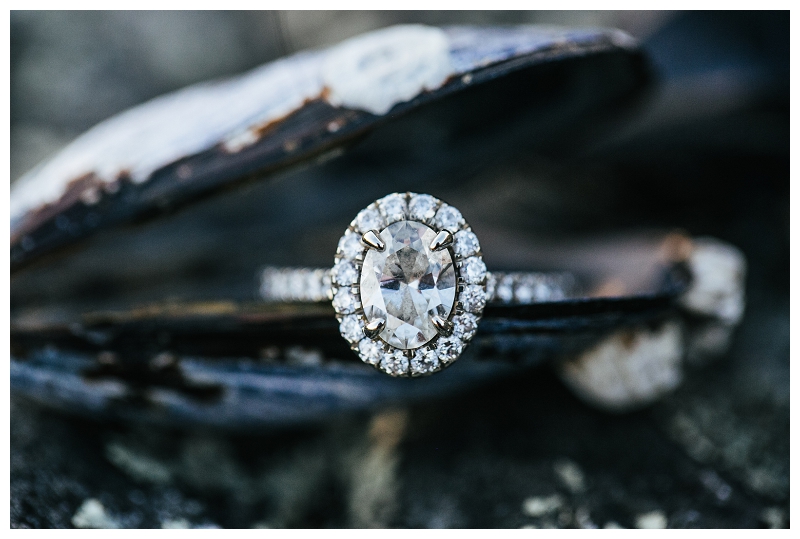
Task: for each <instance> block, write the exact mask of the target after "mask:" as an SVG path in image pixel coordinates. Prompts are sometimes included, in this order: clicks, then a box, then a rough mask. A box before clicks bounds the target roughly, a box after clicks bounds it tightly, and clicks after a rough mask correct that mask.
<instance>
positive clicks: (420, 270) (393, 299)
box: [359, 221, 456, 349]
mask: <svg viewBox="0 0 800 539" xmlns="http://www.w3.org/2000/svg"><path fill="white" fill-rule="evenodd" d="M380 237H381V239H382V240H383V242H384V243H385V244H386V248H385V249H384V250H383V251H378V250H375V249H369V250H368V251H367V256H365V257H364V265H363V266H362V269H361V278H360V282H359V286H360V290H361V304H362V305H363V306H364V315H365V316H366V317H367V320H368V321H372V320H374V319H376V318H383V319H384V320H386V325H385V326H384V328H383V331H381V333H380V337H381V339H383V340H384V341H386V342H387V343H389V344H390V345H392V346H394V347H395V348H402V349H410V348H419V347H420V346H422V345H424V344H425V343H427V342H428V341H430V340H431V339H433V338H434V337H435V336H436V334H437V331H436V326H434V325H433V322H432V321H431V317H432V316H435V315H438V316H440V317H441V318H443V319H445V320H447V318H448V317H449V316H450V311H452V310H453V305H454V304H455V298H456V273H455V269H454V268H453V257H452V256H451V255H450V250H449V249H442V250H440V251H431V249H430V244H431V242H432V241H433V239H434V238H435V237H436V232H434V230H433V229H432V228H430V227H428V226H425V225H424V224H422V223H417V222H415V221H398V222H396V223H393V224H391V225H389V226H387V227H386V228H384V229H383V230H382V231H381V232H380Z"/></svg>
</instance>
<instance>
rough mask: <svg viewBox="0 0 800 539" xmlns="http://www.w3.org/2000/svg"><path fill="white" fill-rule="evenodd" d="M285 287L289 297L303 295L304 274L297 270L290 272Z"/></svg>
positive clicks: (304, 288) (296, 297) (304, 285)
mask: <svg viewBox="0 0 800 539" xmlns="http://www.w3.org/2000/svg"><path fill="white" fill-rule="evenodd" d="M286 288H287V290H288V292H289V297H291V298H294V299H298V298H301V297H303V294H304V292H305V290H306V276H305V274H304V273H302V272H299V271H294V272H291V273H290V274H289V275H288V277H287V279H286Z"/></svg>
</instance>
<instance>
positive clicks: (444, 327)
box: [431, 314, 453, 337]
mask: <svg viewBox="0 0 800 539" xmlns="http://www.w3.org/2000/svg"><path fill="white" fill-rule="evenodd" d="M431 322H433V325H434V326H436V331H438V332H439V334H440V335H444V336H445V337H447V336H449V335H452V334H453V323H452V322H451V321H450V320H445V319H444V318H442V317H441V316H439V315H438V314H435V315H433V316H431Z"/></svg>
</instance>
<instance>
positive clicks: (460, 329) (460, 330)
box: [453, 313, 478, 341]
mask: <svg viewBox="0 0 800 539" xmlns="http://www.w3.org/2000/svg"><path fill="white" fill-rule="evenodd" d="M477 329H478V317H477V316H475V315H474V314H470V313H464V314H459V315H458V316H454V317H453V335H454V336H456V337H458V338H459V339H461V340H462V341H469V340H471V339H472V337H474V336H475V331H477Z"/></svg>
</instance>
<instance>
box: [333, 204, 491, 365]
mask: <svg viewBox="0 0 800 539" xmlns="http://www.w3.org/2000/svg"><path fill="white" fill-rule="evenodd" d="M402 220H411V221H417V222H421V223H424V224H426V225H427V226H429V227H431V228H433V229H434V231H436V232H437V233H438V232H440V231H442V230H447V231H449V232H450V233H452V234H453V243H452V245H451V246H450V247H447V248H448V249H450V250H451V255H452V256H453V262H454V266H455V269H456V275H457V279H458V288H457V293H456V298H455V304H454V306H453V308H452V310H451V313H450V317H449V319H450V320H449V321H450V322H451V323H452V324H453V327H452V332H450V333H449V334H447V335H446V336H445V335H437V336H435V337H434V338H433V339H432V340H430V341H429V342H427V343H425V344H424V345H422V346H421V347H419V348H416V349H410V350H400V349H398V348H395V347H393V346H391V345H389V344H387V343H386V342H384V341H383V340H382V339H381V338H375V340H373V339H370V338H368V337H366V335H365V334H364V326H365V324H366V318H365V316H364V312H363V310H362V307H361V305H362V303H361V292H360V290H359V287H358V286H357V285H358V283H359V282H360V274H361V266H362V264H363V260H364V257H365V255H366V252H367V247H366V246H365V245H364V244H363V243H362V242H361V236H362V235H363V234H364V233H365V232H367V231H369V230H374V231H376V232H380V231H381V230H382V229H384V228H385V227H387V226H389V225H391V224H393V223H395V222H398V221H402ZM330 276H331V296H330V297H332V299H333V307H334V309H335V310H336V314H337V318H338V319H339V323H340V325H339V330H340V333H341V334H342V336H343V337H344V338H345V339H346V340H347V341H348V342H349V343H350V347H351V348H352V349H353V351H355V352H356V353H357V354H358V356H359V357H360V358H361V360H362V361H363V362H364V363H367V364H368V365H372V366H373V367H375V368H377V369H378V370H381V371H383V372H385V373H387V374H390V375H392V376H404V377H408V376H414V377H417V376H426V375H430V374H432V373H435V372H438V371H440V370H442V369H443V368H445V367H446V366H448V365H450V364H451V363H453V362H454V361H455V360H456V359H458V358H459V357H460V356H461V354H462V352H463V351H464V348H465V347H466V346H467V344H468V343H469V342H470V341H471V340H472V338H473V337H474V336H475V333H476V331H477V328H478V322H479V321H480V318H481V315H482V313H483V308H484V306H485V305H486V300H487V288H486V287H487V281H489V280H490V279H491V274H489V273H488V272H487V271H486V265H485V264H484V262H483V257H482V255H481V248H480V243H479V242H478V238H477V236H476V235H475V233H474V232H473V231H472V229H471V228H470V227H469V225H468V224H467V223H466V221H465V220H464V217H463V216H462V215H461V212H459V211H458V210H457V209H456V208H454V207H453V206H450V205H448V204H446V203H444V202H442V201H441V200H439V199H437V198H435V197H433V196H431V195H426V194H417V193H392V194H389V195H386V196H385V197H383V198H381V199H379V200H377V201H375V202H373V203H372V204H370V205H369V206H367V207H366V208H365V209H364V210H362V211H360V212H359V213H358V215H357V216H356V218H355V219H353V221H352V222H351V223H350V226H349V227H348V229H347V230H346V231H345V233H344V235H343V236H342V238H341V240H339V245H338V247H337V250H336V260H335V264H334V267H333V269H332V270H331V273H330ZM492 284H494V281H493V282H492Z"/></svg>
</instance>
